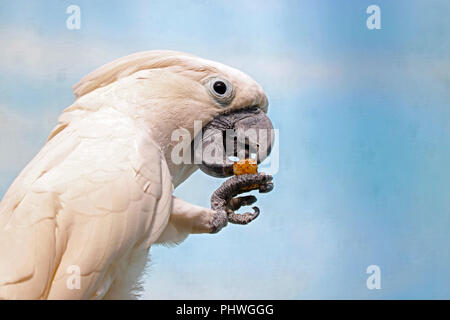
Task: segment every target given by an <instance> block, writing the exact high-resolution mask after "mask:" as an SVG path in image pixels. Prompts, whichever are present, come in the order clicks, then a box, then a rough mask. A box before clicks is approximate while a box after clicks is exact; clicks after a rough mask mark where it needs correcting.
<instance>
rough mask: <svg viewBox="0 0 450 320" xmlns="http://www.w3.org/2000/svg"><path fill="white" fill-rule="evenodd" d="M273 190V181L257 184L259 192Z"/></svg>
mask: <svg viewBox="0 0 450 320" xmlns="http://www.w3.org/2000/svg"><path fill="white" fill-rule="evenodd" d="M272 190H273V183H272V182H268V183H266V184H262V185H260V186H259V193H268V192H270V191H272Z"/></svg>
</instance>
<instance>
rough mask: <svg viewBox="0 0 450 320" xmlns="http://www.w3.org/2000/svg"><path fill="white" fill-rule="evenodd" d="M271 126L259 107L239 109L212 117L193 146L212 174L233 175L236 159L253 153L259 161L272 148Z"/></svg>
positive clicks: (202, 168)
mask: <svg viewBox="0 0 450 320" xmlns="http://www.w3.org/2000/svg"><path fill="white" fill-rule="evenodd" d="M273 140H274V134H273V126H272V123H271V121H270V119H269V118H268V117H267V115H266V114H265V113H264V112H263V111H262V110H261V109H260V108H258V107H251V108H246V109H241V110H238V111H234V112H231V113H226V114H221V115H219V116H217V117H215V118H214V119H213V120H212V121H211V122H210V123H208V124H207V125H206V126H205V127H204V128H203V136H202V139H201V141H202V143H201V144H200V146H197V149H196V150H195V153H196V157H198V156H199V155H200V156H201V160H202V162H201V164H200V169H201V170H202V171H203V172H205V173H206V174H208V175H211V176H214V177H221V178H223V177H228V176H232V175H233V164H234V162H235V161H233V160H232V159H230V157H234V158H235V159H236V158H239V159H244V158H245V159H246V158H251V157H252V155H253V156H254V158H256V160H257V162H258V163H260V162H262V161H263V160H264V159H265V158H266V157H267V156H268V155H269V154H270V151H271V149H272V145H273Z"/></svg>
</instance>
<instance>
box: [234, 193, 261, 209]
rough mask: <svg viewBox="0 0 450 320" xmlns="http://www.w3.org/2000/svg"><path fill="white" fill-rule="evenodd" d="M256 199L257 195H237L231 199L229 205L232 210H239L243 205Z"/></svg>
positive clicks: (249, 203) (247, 204)
mask: <svg viewBox="0 0 450 320" xmlns="http://www.w3.org/2000/svg"><path fill="white" fill-rule="evenodd" d="M256 200H257V199H256V197H255V196H244V197H236V198H232V199H231V200H230V202H229V203H228V206H229V207H230V209H231V210H233V211H236V210H239V208H240V207H242V206H249V205H251V204H254V203H255V202H256Z"/></svg>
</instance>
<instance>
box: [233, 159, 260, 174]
mask: <svg viewBox="0 0 450 320" xmlns="http://www.w3.org/2000/svg"><path fill="white" fill-rule="evenodd" d="M233 173H234V174H235V175H236V176H239V175H241V174H255V173H258V163H257V162H256V160H255V159H242V160H239V161H236V162H235V163H234V164H233Z"/></svg>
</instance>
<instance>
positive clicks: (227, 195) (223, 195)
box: [211, 173, 273, 232]
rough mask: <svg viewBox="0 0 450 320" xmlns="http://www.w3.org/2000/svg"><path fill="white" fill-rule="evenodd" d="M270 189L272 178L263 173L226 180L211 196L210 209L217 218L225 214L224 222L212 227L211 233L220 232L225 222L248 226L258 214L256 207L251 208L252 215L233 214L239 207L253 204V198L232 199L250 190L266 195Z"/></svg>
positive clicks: (271, 187)
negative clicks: (214, 212)
mask: <svg viewBox="0 0 450 320" xmlns="http://www.w3.org/2000/svg"><path fill="white" fill-rule="evenodd" d="M272 189H273V183H272V176H271V175H268V174H264V173H256V174H243V175H238V176H233V177H231V178H229V179H228V180H226V181H225V182H224V183H223V184H222V185H221V186H220V187H219V188H217V190H216V191H214V193H213V194H212V196H211V209H213V210H214V211H216V213H217V215H218V216H219V213H221V214H220V216H222V217H223V214H224V213H226V215H225V220H226V221H221V222H220V223H219V224H220V227H219V226H218V227H214V229H213V232H214V230H220V228H221V227H223V226H225V225H226V222H227V221H228V222H230V223H234V224H248V223H250V222H251V221H253V220H254V219H256V218H257V217H258V215H259V213H260V211H259V208H258V207H253V210H254V213H250V212H246V213H243V214H239V213H235V212H234V211H235V210H238V209H239V208H240V207H241V206H245V205H250V204H253V203H255V202H256V197H255V196H243V197H236V198H234V197H235V196H237V195H238V194H240V193H245V192H249V191H251V190H259V192H260V193H266V192H270V191H271V190H272ZM222 219H223V218H222ZM216 222H218V221H216ZM215 224H217V223H215Z"/></svg>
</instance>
